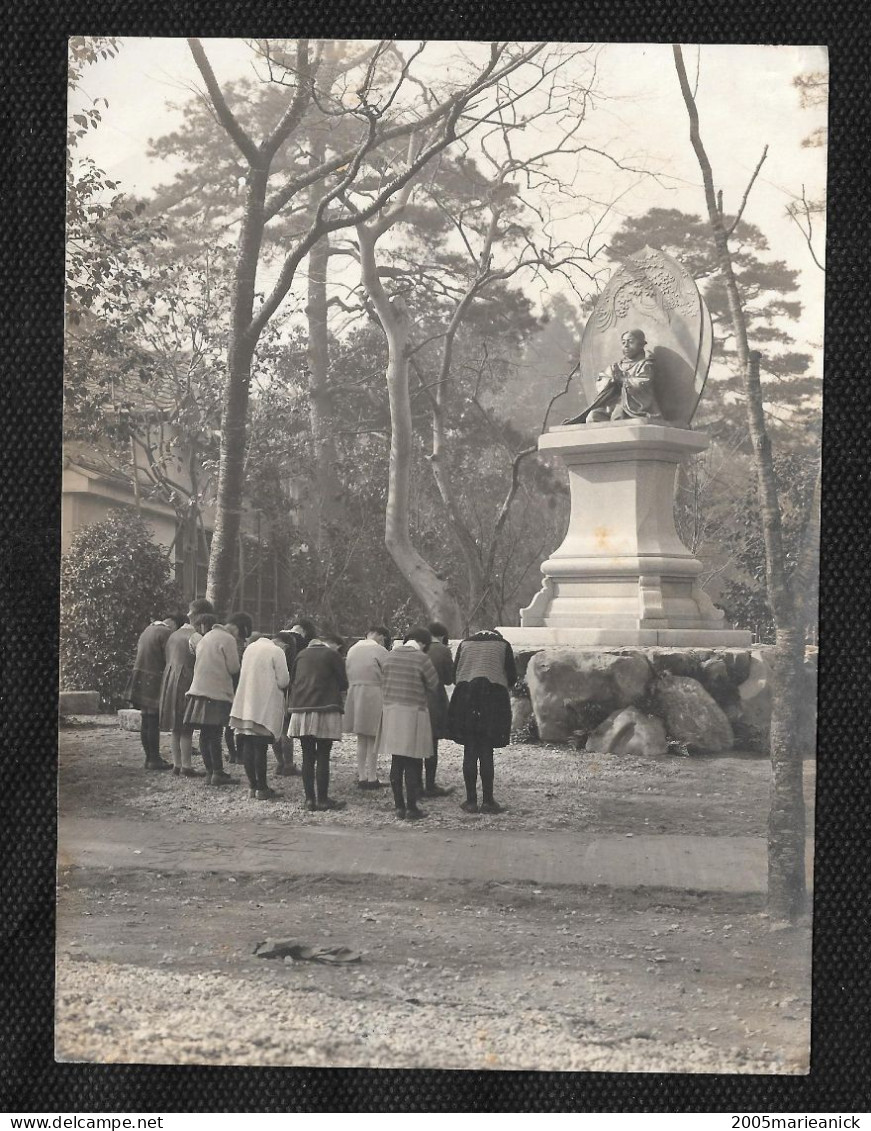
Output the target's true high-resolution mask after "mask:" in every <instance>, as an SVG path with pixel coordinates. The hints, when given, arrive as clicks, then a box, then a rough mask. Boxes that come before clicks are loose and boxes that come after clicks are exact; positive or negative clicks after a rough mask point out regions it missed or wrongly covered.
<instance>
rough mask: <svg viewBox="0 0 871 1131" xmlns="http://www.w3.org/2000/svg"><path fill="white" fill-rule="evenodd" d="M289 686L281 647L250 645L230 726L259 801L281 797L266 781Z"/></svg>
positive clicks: (264, 643)
mask: <svg viewBox="0 0 871 1131" xmlns="http://www.w3.org/2000/svg"><path fill="white" fill-rule="evenodd" d="M289 683H290V673H289V671H288V668H287V660H286V659H285V656H284V651H283V650H282V649H281V648H280V647H279V646H278V645H277V644H274V643H273V642H272V641H271V640H270V639H269V638H268V637H266V636H261V637H260V639H259V640H255V641H254V642H253V643H251V644H249V645H248V647H247V648H246V649H245V651H244V653H243V655H242V669H241V671H240V672H239V685H238V687H237V688H236V694H235V696H234V698H233V705H232V707H231V708H230V726H231V727H232V728H233V730H234V731H235V732H236V740H237V743H238V745H239V747H240V749H241V754H242V761H243V763H244V766H245V774H246V776H247V778H248V786H249V793H248V796H249V797H252V798H254V797H256V798H257V800H258V801H268V800H270V799H271V798H273V797H277V796H278V794H277V793H276V791H275V790H274V789H270V788H269V786H268V784H267V782H266V754H267V751H268V749H269V747H270V745H271V744H272V743H273V742H275V740H276V739H277V738H278V737H279V736H280V734H281V732H282V729H283V726H284V692H285V689H286V688H287V685H288V684H289Z"/></svg>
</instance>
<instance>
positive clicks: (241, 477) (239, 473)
mask: <svg viewBox="0 0 871 1131" xmlns="http://www.w3.org/2000/svg"><path fill="white" fill-rule="evenodd" d="M266 182H267V172H266V170H264V169H251V170H250V171H249V173H248V191H247V198H246V201H245V213H244V217H243V220H242V230H241V232H240V233H239V252H238V256H237V258H236V271H235V277H234V280H233V283H234V285H233V299H232V302H233V309H232V323H231V329H230V342H229V347H228V350H227V381H226V384H225V386H224V396H223V401H222V404H221V449H220V457H219V462H218V492H217V500H216V505H215V511H216V513H215V529H214V532H213V533H212V549H211V553H210V555H209V580H208V585H207V587H206V596H207V597H208V598H209V600H210V601H211V602H212V604H213V605H214V606H215V613H216V614H217V616H218V617H224V616H226V615H227V613H228V612H229V609H228V607H227V606H228V603H229V601H230V596H231V592H230V590H231V584H232V578H233V558H234V556H235V549H236V544H237V540H238V537H239V531H240V528H241V518H242V495H243V490H244V486H245V447H246V443H247V433H248V392H249V388H250V384H251V363H252V361H253V360H254V349H255V346H256V342H252V341H251V340H250V338H249V327H250V325H251V317H252V314H253V311H254V288H255V284H256V279H257V258H258V253H259V250H260V245H261V243H262V241H263V228H264V218H263V202H264V199H265V196H266Z"/></svg>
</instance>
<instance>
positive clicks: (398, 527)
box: [384, 300, 463, 636]
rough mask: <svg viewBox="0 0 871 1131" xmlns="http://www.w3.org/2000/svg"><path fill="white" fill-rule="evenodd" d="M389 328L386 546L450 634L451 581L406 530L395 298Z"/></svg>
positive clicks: (405, 414) (400, 331) (407, 432)
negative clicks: (415, 544)
mask: <svg viewBox="0 0 871 1131" xmlns="http://www.w3.org/2000/svg"><path fill="white" fill-rule="evenodd" d="M391 306H392V308H393V314H394V318H393V325H391V326H390V327H389V328H388V327H384V331H385V336H386V338H387V350H388V362H387V395H388V402H389V405H390V424H391V429H390V471H389V477H388V484H387V508H386V511H385V520H384V542H385V545H386V546H387V549H388V551H389V553H390V556H391V557H392V558H393V560H394V562H396V565H397V567H398V569H399V571H400V573H401V574H402V576H403V577H404V578H405V579H406V581H407V582H408V584H409V585H410V586H411V588H412V590H413V591H414V594H415V596H416V597H417V598H418V600H419V601H420V602H421V604H422V605H423V606H424V608H425V609H426V611H427V613H428V615H429V616H430V617H432V618H433V619H434V620H440V621H442V623H443V624H444V625H445V626H446V627H447V629H448V632H449V633H450V635H451V636H455V635H456V636H458V635H460V634H461V632H462V628H463V615H462V612H461V610H460V606H459V604H458V602H457V599H456V597H455V596H454V594H453V593H452V592H451V588H450V585H449V583H448V582H447V581H446V580H445V578H443V577H441V576H440V575H439V574H437V573H436V571H435V570H434V569H433V568H432V566H431V565H430V564H429V562H427V561H426V560H425V559H424V558H423V557H422V556H421V555H420V554H419V553H418V552H417V550H416V549H415V548H414V546H413V545H412V543H411V537H410V535H409V530H408V496H409V486H410V482H411V459H412V423H411V397H410V395H409V389H408V368H409V366H408V331H409V320H408V314H407V312H406V311H405V308H404V306H403V305H401V304H400V302H399V300H394V302H393V303H392V304H391Z"/></svg>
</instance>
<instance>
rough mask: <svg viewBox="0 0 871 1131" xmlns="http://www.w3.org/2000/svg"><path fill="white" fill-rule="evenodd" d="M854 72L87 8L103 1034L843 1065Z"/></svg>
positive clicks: (68, 584) (112, 1046)
mask: <svg viewBox="0 0 871 1131" xmlns="http://www.w3.org/2000/svg"><path fill="white" fill-rule="evenodd" d="M827 97H828V60H827V53H826V50H825V48H823V47H814V46H767V45H755V46H748V45H741V46H730V45H728V44H724V45H705V46H701V47H699V46H696V45H692V44H686V45H683V46H680V45H671V44H668V43H563V42H508V41H500V42H494V43H488V42H460V41H439V42H423V41H421V42H417V41H414V42H408V41H392V40H383V41H360V40H353V39H348V40H340V39H335V40H292V39H269V40H267V39H261V40H242V39H202V40H199V39H191V40H184V39H174V38H137V37H132V38H123V37H121V38H112V37H100V36H94V37H76V38H73V39H71V40H70V43H69V106H68V114H69V116H68V151H67V229H66V306H65V357H64V452H63V515H62V555H63V556H62V560H61V625H60V656H61V690H60V730H59V792H58V804H59V824H58V830H59V831H58V872H57V877H58V897H57V955H56V959H57V970H56V973H57V981H56V1001H55V1009H56V1015H55V1048H56V1057H57V1059H58V1060H59V1061H66V1062H72V1061H87V1062H94V1063H107V1062H113V1063H134V1064H138V1063H146V1064H210V1065H241V1064H246V1065H264V1066H282V1065H292V1066H312V1067H376V1068H427V1069H478V1070H480V1069H493V1070H530V1069H532V1070H543V1071H544V1070H547V1071H551V1070H560V1071H579V1070H580V1071H596V1072H602V1071H604V1072H671V1073H746V1074H754V1075H759V1074H762V1075H802V1074H805V1073H807V1072H808V1070H809V1062H810V1023H811V927H812V910H811V909H812V894H813V881H812V863H813V844H814V839H813V838H814V827H813V814H814V791H815V780H816V775H815V770H816V762H815V735H816V679H817V643H818V640H817V620H818V617H817V582H818V572H819V571H818V556H819V502H820V487H819V485H820V436H821V425H822V373H823V299H824V279H825V274H824V265H825V245H824V241H825V218H826V143H827V136H826V123H827Z"/></svg>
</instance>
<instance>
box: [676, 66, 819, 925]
mask: <svg viewBox="0 0 871 1131" xmlns="http://www.w3.org/2000/svg"><path fill="white" fill-rule="evenodd" d="M673 51H674V60H675V67H676V69H677V74H678V80H679V82H680V87H681V93H682V94H683V98H684V102H685V104H686V107H687V113H688V115H689V120H690V140H691V142H692V145H693V149H694V150H695V153H696V157H697V159H698V163H699V168H700V169H701V172H702V179H703V181H704V188H705V200H706V202H707V207H708V218H709V220H710V224H711V231H712V233H713V237H714V245H715V247H716V256H717V266H718V269H719V271H720V274H721V275H722V277H723V282H724V284H725V287H726V295H727V298H728V303H729V314H730V318H731V321H732V328H733V330H734V332H735V342H736V347H737V351H738V358H739V361H740V364H741V373H742V378H743V382H744V393H745V397H746V401H747V423H748V428H749V431H750V438H751V441H752V443H753V452H754V456H755V464H756V474H757V481H758V484H759V505H760V512H761V516H762V533H763V539H764V542H765V574H766V586H767V592H768V602H769V604H770V606H771V611H772V613H773V615H774V623H775V626H776V646H775V650H774V657H773V669H774V670H773V688H772V705H771V747H770V753H771V775H772V779H771V809H770V813H769V822H768V909H769V913H770V914H771V916H772V917H773V918H776V919H788V920H794V919H796V918H797V917H798V916H799V915H800V914H801V912H802V910H803V908H804V904H805V899H806V887H805V861H804V837H805V814H804V791H803V782H802V762H801V755H800V752H799V750H798V743H797V741H796V739H797V730H798V705H799V700H800V696H801V691H802V679H803V676H804V668H803V665H804V632H803V628H804V626H803V624H802V623H800V622H801V619H802V618H801V617H800V615H799V611H798V607H797V604H796V601H795V600H794V595H793V593H792V591H791V589H790V587H789V585H788V584H787V580H786V561H785V555H784V551H783V531H782V523H781V515H780V501H779V499H778V493H777V481H776V479H775V475H774V460H773V457H772V452H771V441H770V439H769V436H768V430H767V428H766V425H765V411H764V403H763V397H762V383H761V381H760V377H759V360H760V357H759V354H758V353H756V352H753V351H751V350H750V346H749V342H748V338H747V322H746V319H745V316H744V307H743V303H742V300H741V294H740V291H739V289H738V282H737V280H736V278H735V272H734V270H733V267H732V255H731V252H730V250H729V234H728V232H727V231H726V226H725V222H724V219H723V213H722V211H721V209H720V206H719V203H718V201H717V197H716V193H715V190H714V178H713V171H712V169H711V164H710V161H709V160H708V156H707V153H706V152H705V148H704V145H703V144H702V140H701V135H700V133H699V114H698V109H697V107H696V103H695V98H694V97H693V94H692V92H691V90H690V85H689V81H688V79H687V74H686V69H685V67H684V62H683V54H682V52H681V49H680V47H679V46H677V45H675V46H674V48H673Z"/></svg>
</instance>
